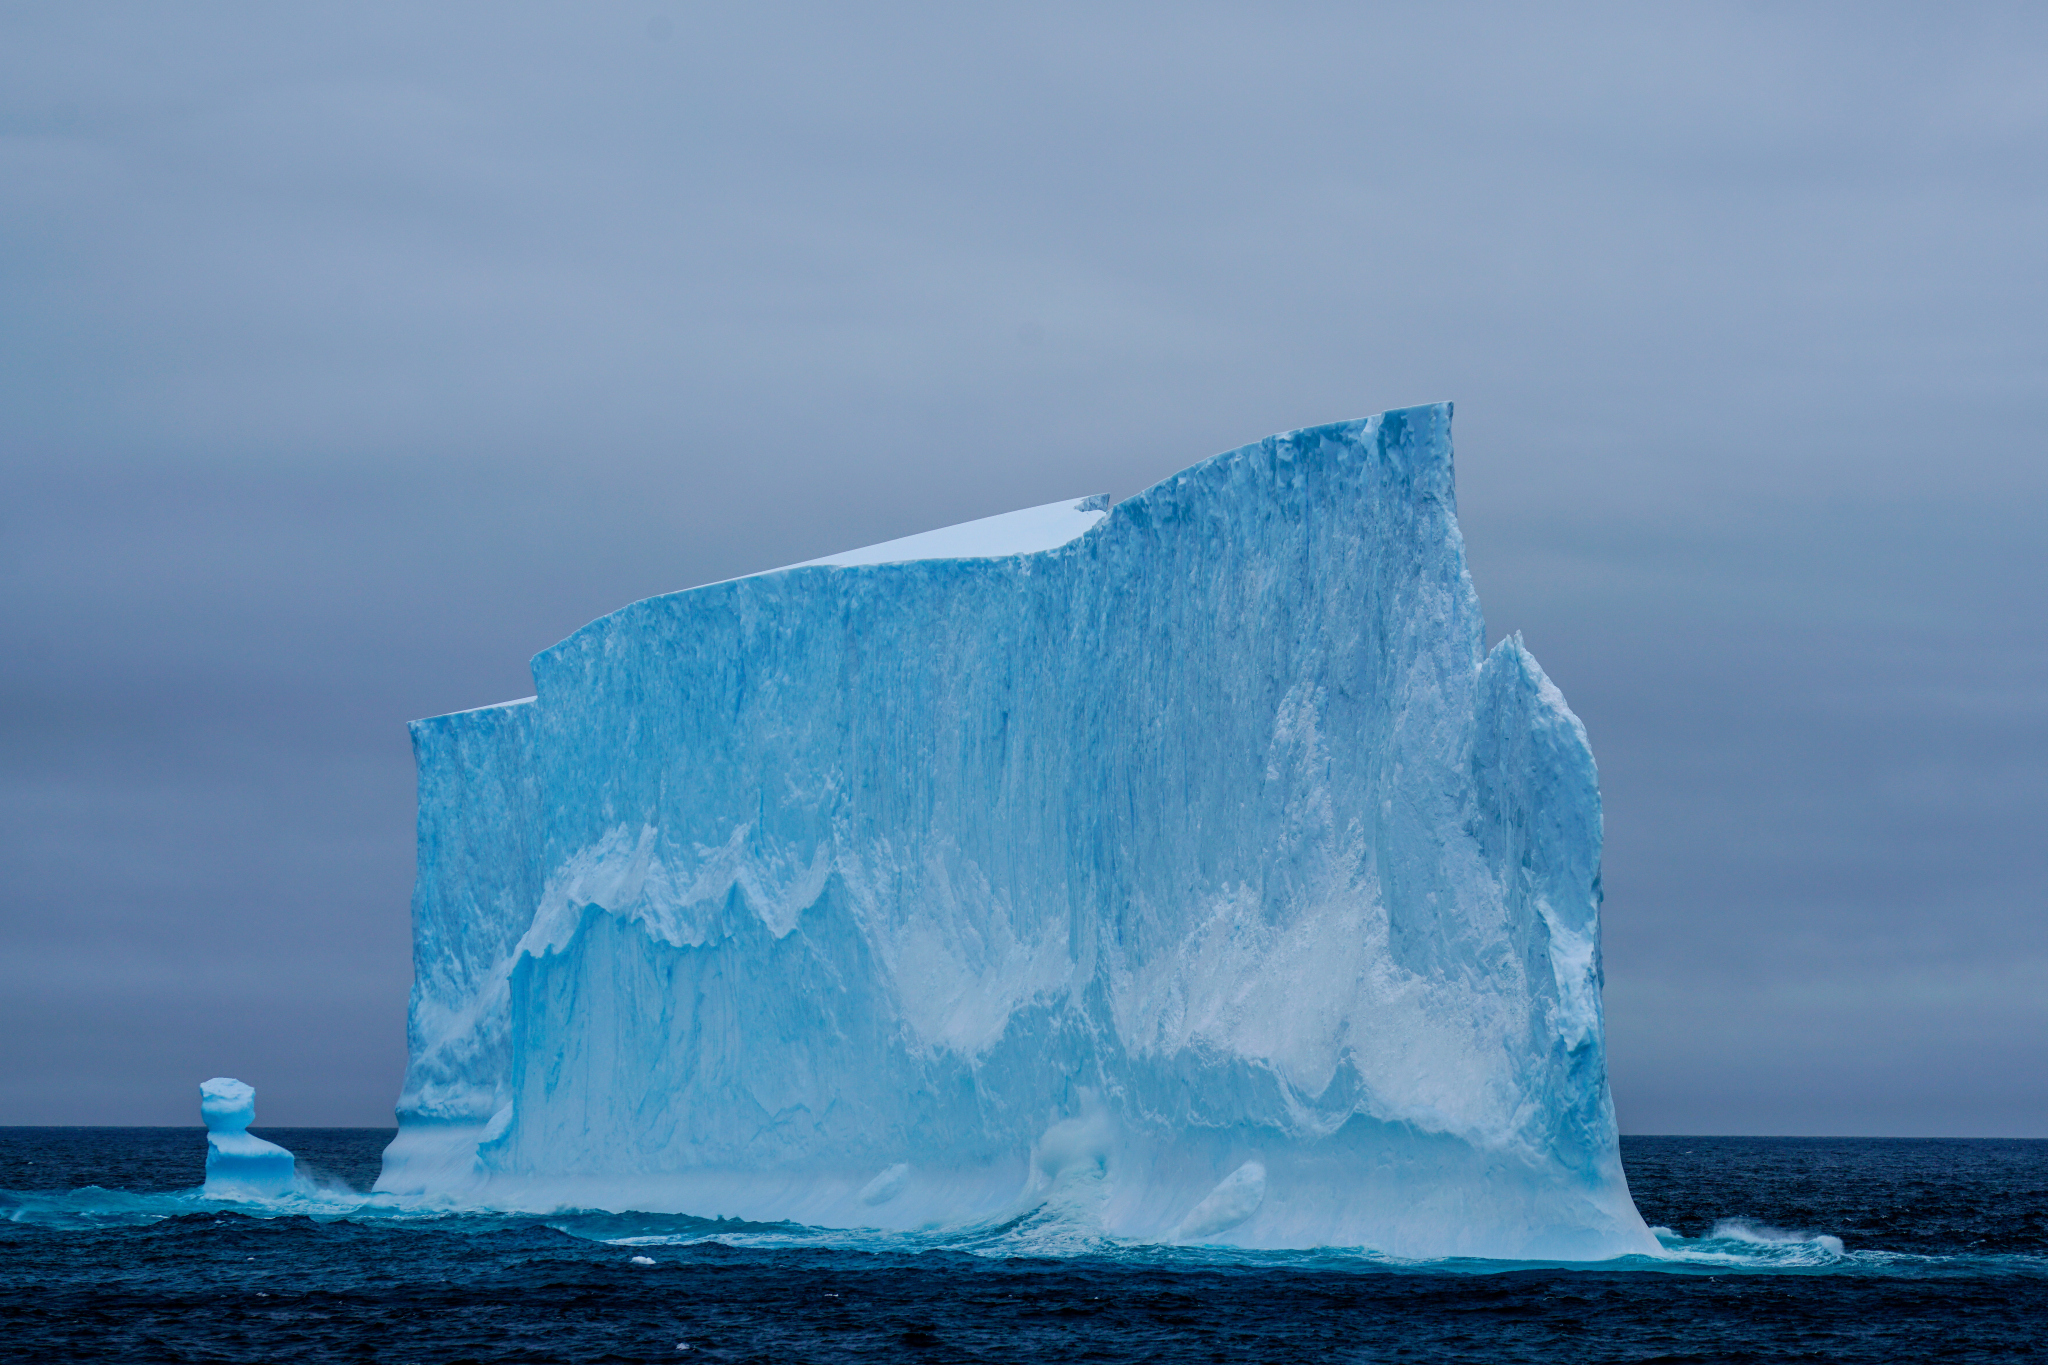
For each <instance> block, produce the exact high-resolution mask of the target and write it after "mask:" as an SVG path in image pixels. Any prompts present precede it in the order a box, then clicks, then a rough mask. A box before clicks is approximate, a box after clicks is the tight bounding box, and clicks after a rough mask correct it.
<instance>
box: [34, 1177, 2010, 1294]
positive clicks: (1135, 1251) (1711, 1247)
mask: <svg viewBox="0 0 2048 1365" xmlns="http://www.w3.org/2000/svg"><path fill="white" fill-rule="evenodd" d="M206 1215H211V1216H213V1217H214V1218H216V1219H219V1220H222V1221H225V1220H227V1219H229V1218H255V1219H278V1218H307V1219H311V1220H314V1221H316V1222H343V1221H346V1222H392V1221H400V1222H403V1223H405V1224H407V1225H408V1226H412V1227H418V1228H423V1229H432V1228H435V1227H444V1228H447V1229H449V1230H452V1231H463V1232H478V1231H489V1230H492V1229H494V1228H530V1227H535V1226H540V1227H546V1228H549V1229H552V1230H554V1231H556V1232H560V1233H562V1234H565V1235H567V1236H571V1237H575V1238H578V1239H580V1240H583V1241H587V1242H592V1243H597V1244H600V1245H604V1246H610V1247H616V1248H618V1249H619V1251H620V1253H621V1255H622V1258H624V1259H625V1260H626V1261H627V1262H628V1263H629V1264H635V1265H643V1266H644V1265H650V1264H652V1265H658V1264H659V1263H660V1262H659V1260H658V1259H656V1258H655V1257H652V1256H649V1255H648V1253H649V1252H651V1251H657V1250H661V1249H668V1251H669V1254H670V1255H675V1254H677V1253H679V1252H687V1251H688V1249H690V1248H695V1247H704V1246H713V1245H716V1246H723V1247H730V1248H735V1249H745V1248H755V1249H764V1250H765V1249H809V1250H820V1251H825V1250H840V1251H859V1252H868V1253H884V1254H908V1255H918V1254H925V1253H933V1252H952V1253H964V1254H968V1255H975V1256H988V1257H997V1258H1028V1259H1057V1260H1071V1259H1083V1258H1085V1259H1091V1260H1096V1261H1113V1262H1120V1263H1128V1264H1132V1265H1150V1266H1158V1267H1160V1268H1173V1267H1180V1268H1187V1269H1196V1268H1203V1267H1213V1268H1238V1269H1260V1268H1264V1269H1281V1268H1289V1267H1293V1268H1299V1269H1304V1270H1318V1271H1328V1270H1355V1271H1379V1272H1392V1273H1407V1274H1497V1273H1501V1272H1503V1271H1510V1270H1526V1269H1537V1268H1548V1269H1573V1270H1580V1271H1587V1272H1611V1271H1628V1272H1644V1273H1658V1272H1662V1273H1677V1274H1729V1273H1735V1274H1766V1275H1768V1274H1801V1275H1816V1274H1819V1275H1828V1274H1837V1275H1891V1276H1907V1277H1914V1276H1921V1277H1925V1276H1938V1277H1955V1276H1984V1275H1999V1276H2015V1275H2016V1276H2025V1277H2029V1278H2048V1255H2041V1254H2032V1255H2027V1254H2004V1255H1963V1254H1957V1255H1930V1254H1923V1253H1909V1252H1894V1251H1886V1250H1883V1249H1881V1248H1865V1247H1858V1248H1854V1249H1851V1248H1848V1247H1845V1246H1844V1245H1843V1242H1842V1240H1841V1239H1840V1238H1839V1237H1836V1236H1834V1235H1832V1234H1829V1233H1824V1232H1807V1231H1793V1230H1785V1229H1780V1228H1773V1227H1769V1226H1766V1225H1764V1224H1760V1223H1756V1222H1753V1221H1750V1220H1748V1219H1741V1218H1724V1219H1721V1220H1720V1221H1718V1222H1716V1223H1715V1224H1714V1225H1713V1226H1712V1228H1711V1230H1710V1231H1708V1232H1707V1234H1706V1235H1704V1236H1702V1237H1685V1236H1682V1235H1680V1234H1679V1233H1677V1232H1674V1231H1673V1230H1671V1229H1670V1228H1665V1227H1657V1228H1652V1229H1651V1231H1652V1232H1653V1233H1654V1234H1655V1235H1656V1238H1657V1242H1658V1245H1659V1251H1658V1253H1657V1254H1655V1255H1651V1256H1625V1257H1620V1258H1617V1259H1614V1260H1608V1261H1590V1262H1587V1261H1578V1262H1569V1261H1494V1260H1480V1259H1474V1258H1452V1259H1444V1260H1410V1259H1405V1258H1401V1257H1395V1256H1389V1255H1386V1254H1384V1253H1381V1252H1376V1251H1373V1250H1372V1249H1370V1248H1364V1247H1351V1248H1341V1247H1323V1248H1316V1249H1313V1250H1306V1251H1246V1250H1242V1249H1239V1248H1233V1247H1206V1246H1204V1247H1195V1246H1174V1245H1169V1244H1162V1243H1157V1242H1136V1241H1128V1240H1124V1239H1118V1238H1113V1237H1109V1236H1106V1235H1104V1234H1103V1233H1101V1232H1100V1231H1098V1230H1095V1229H1093V1228H1091V1227H1090V1226H1089V1225H1088V1224H1087V1223H1086V1222H1085V1221H1083V1220H1080V1219H1077V1218H1075V1217H1073V1216H1071V1214H1070V1212H1069V1211H1067V1210H1064V1209H1061V1208H1059V1207H1058V1206H1056V1205H1051V1204H1047V1205H1040V1206H1038V1207H1036V1208H1032V1209H1028V1210H1025V1211H1023V1212H1021V1213H1018V1214H1016V1215H1014V1216H1011V1217H1007V1218H1004V1219H1001V1220H989V1221H986V1222H982V1223H976V1224H969V1225H964V1226H955V1227H945V1228H931V1229H926V1230H923V1231H918V1232H878V1231H871V1230H865V1229H847V1228H819V1227H808V1226H804V1225H802V1224H797V1223H753V1222H747V1221H745V1220H742V1219H736V1218H703V1217H696V1216H692V1215H689V1214H672V1213H632V1212H627V1213H615V1212H608V1211H604V1210H596V1209H552V1210H524V1211H522V1210H504V1209H483V1208H475V1207H467V1206H462V1205H459V1204H455V1203H451V1202H447V1201H444V1200H433V1199H420V1198H409V1197H400V1196H395V1195H384V1194H363V1193H361V1192H359V1191H357V1190H354V1189H351V1188H349V1187H348V1186H346V1185H344V1184H341V1183H339V1182H336V1181H331V1180H329V1181H309V1180H303V1179H302V1180H301V1182H300V1186H299V1188H297V1189H295V1190H293V1191H292V1192H290V1193H288V1194H284V1195H279V1196H277V1197H275V1198H267V1199H221V1198H213V1197H209V1196H208V1195H206V1194H205V1192H204V1191H203V1190H201V1189H196V1188H195V1189H190V1190H180V1191H174V1192H170V1193H147V1194H137V1193H131V1192H128V1191H125V1190H112V1189H106V1188H103V1187H101V1186H98V1185H88V1186H86V1187H84V1188H82V1189H75V1190H68V1191H52V1190H36V1191H16V1190H0V1236H5V1235H6V1230H8V1229H12V1230H18V1231H27V1230H31V1229H40V1230H45V1231H49V1232H58V1233H64V1232H75V1233H89V1232H94V1231H100V1230H108V1229H114V1228H124V1227H139V1226H146V1225H148V1224H152V1223H160V1222H164V1221H166V1220H171V1219H178V1220H191V1219H194V1218H196V1217H202V1216H206Z"/></svg>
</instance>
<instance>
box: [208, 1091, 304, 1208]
mask: <svg viewBox="0 0 2048 1365" xmlns="http://www.w3.org/2000/svg"><path fill="white" fill-rule="evenodd" d="M199 1113H200V1117H202V1118H204V1119H205V1120H206V1186H205V1190H204V1193H205V1194H206V1195H207V1197H208V1198H212V1199H251V1198H253V1199H264V1198H272V1197H275V1196H277V1195H281V1194H288V1193H290V1192H291V1191H292V1190H293V1189H295V1188H296V1187H297V1163H296V1162H295V1160H294V1159H293V1157H292V1154H291V1153H290V1152H288V1151H286V1150H285V1149H284V1148H282V1147H280V1146H278V1145H277V1144H276V1143H274V1142H266V1141H264V1140H263V1139H262V1138H260V1137H256V1136H255V1135H253V1134H252V1133H250V1132H249V1125H250V1124H252V1123H254V1122H255V1121H256V1088H255V1087H254V1086H252V1085H248V1084H246V1083H245V1082H242V1081H238V1080H235V1079H233V1078H231V1077H228V1076H216V1077H214V1078H213V1079H212V1080H210V1081H202V1082H200V1085H199Z"/></svg>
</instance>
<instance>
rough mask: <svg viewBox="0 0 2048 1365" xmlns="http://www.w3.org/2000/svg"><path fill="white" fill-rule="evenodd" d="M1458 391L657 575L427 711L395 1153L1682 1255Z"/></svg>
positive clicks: (570, 1187) (1485, 1251)
mask: <svg viewBox="0 0 2048 1365" xmlns="http://www.w3.org/2000/svg"><path fill="white" fill-rule="evenodd" d="M1450 423H1451V409H1450V406H1449V405H1448V404H1444V405H1438V406H1430V407H1421V408H1411V409H1405V410H1401V411H1394V412H1388V413H1384V414H1381V415H1380V416H1377V417H1371V418H1367V419H1365V420H1362V421H1353V422H1344V423H1338V424H1335V425H1330V426H1322V427H1314V428H1310V429H1307V430H1302V431H1296V432H1292V433H1288V434H1286V435H1280V436H1274V437H1271V438H1269V439H1267V440H1265V441H1261V442H1259V443H1258V444H1256V445H1250V446H1246V447H1244V448H1243V449H1240V450H1235V451H1231V452H1229V453H1226V454H1223V455H1219V456H1217V457H1215V458H1213V459H1210V460H1207V461H1204V462H1203V463H1200V464H1197V465H1194V466H1193V467H1191V468H1189V469H1187V470H1185V471H1183V472H1181V473H1179V474H1177V475H1174V476H1173V477H1171V478H1169V479H1167V480H1165V481H1164V482H1162V483H1160V484H1158V485H1156V486H1155V487H1153V488H1151V489H1148V490H1146V491H1145V492H1143V493H1140V494H1138V495H1136V496H1134V497H1131V498H1129V499H1126V500H1125V501H1122V502H1119V503H1117V504H1115V505H1114V506H1111V505H1110V504H1109V501H1108V500H1107V499H1106V498H1102V497H1095V498H1084V499H1076V500H1073V501H1070V502H1067V503H1060V504H1052V505H1050V506H1048V507H1043V508H1033V509H1028V510H1027V511H1025V512H1019V513H1012V514H1009V515H1008V516H1005V517H996V518H989V519H986V520H985V521H982V522H975V523H969V524H967V525H966V526H962V527H954V528H948V529H947V530H944V531H937V532H931V533H927V534H926V535H924V536H919V537H910V538H908V539H906V540H903V541H896V542H890V543H889V544H888V545H884V546H878V547H872V548H871V549H870V550H867V551H854V552H849V553H848V554H845V555H837V556H831V557H828V558H826V559H823V560H816V561H811V562H808V563H806V564H801V565H793V566H790V567H788V568H785V569H780V570H775V571H771V572H768V573H763V574H756V575H752V576H749V577H745V578H739V579H733V580H730V581H727V582H723V583H717V584H711V585H708V586H704V587H699V588H695V589H692V590H689V591H685V592H676V593H670V594H667V595H664V596H658V597H652V598H648V599H647V600H645V601H641V602H637V603H634V604H632V605H630V606H627V607H624V608H622V609H621V610H619V611H616V612H613V613H612V614H610V615H608V616H605V617H603V618H601V619H599V620H597V621H594V622H592V623H591V624H590V625H588V626H586V627H584V628H583V629H581V630H579V631H578V632H576V633H575V634H574V635H571V636H570V637H569V638H568V639H566V640H564V641H562V642H561V643H560V644H557V645H555V646H553V647H552V648H550V649H547V650H544V651H542V652H541V653H540V654H539V655H537V656H536V657H535V658H534V660H533V666H532V671H533V679H534V685H535V695H534V696H532V697H528V698H525V699H523V700H520V701H514V702H507V703H504V704H502V705H498V706H490V707H484V708H481V709H479V710H474V711H465V712H460V713H458V714H455V715H448V716H440V717H435V718H432V719H428V720H421V721H417V722H414V724H413V725H412V738H413V745H414V751H415V755H416V757H417V761H418V766H419V831H418V834H419V857H418V880H417V883H416V886H415V891H414V898H413V927H414V948H415V968H416V973H415V981H414V987H413V993H412V999H411V1007H410V1013H409V1019H408V1042H409V1046H410V1062H409V1065H408V1069H407V1072H406V1078H405V1082H404V1088H403V1091H402V1093H401V1096H400V1099H399V1102H398V1118H399V1124H400V1127H399V1132H398V1135H397V1137H396V1138H395V1139H394V1140H393V1142H392V1143H391V1146H390V1148H389V1149H388V1150H387V1152H386V1153H385V1158H384V1166H383V1171H382V1174H381V1176H380V1178H379V1181H378V1186H377V1188H378V1189H379V1190H381V1191H386V1192H390V1193H394V1194H401V1195H414V1196H425V1197H433V1198H441V1199H446V1200H450V1201H457V1202H466V1203H472V1204H478V1205H485V1206H492V1207H502V1208H525V1209H545V1208H555V1207H562V1206H570V1205H574V1206H581V1207H596V1208H609V1209H617V1210H625V1209H637V1210H643V1211H649V1212H680V1213H693V1214H699V1215H705V1216H712V1215H725V1216H738V1217H744V1218H749V1219H757V1220H779V1219H787V1220H793V1221H796V1222H800V1223H804V1224H809V1225H814V1226H819V1227H839V1228H867V1229H882V1230H917V1229H933V1228H959V1227H972V1226H976V1225H980V1226H985V1227H998V1226H1006V1225H1008V1224H1009V1223H1010V1222H1012V1221H1014V1220H1018V1219H1029V1220H1049V1221H1050V1222H1052V1223H1056V1224H1058V1225H1059V1226H1060V1227H1063V1228H1069V1229H1071V1228H1079V1229H1081V1230H1082V1231H1083V1232H1085V1233H1086V1234H1088V1235H1090V1236H1100V1237H1109V1238H1127V1239H1138V1240H1147V1241H1157V1242H1187V1243H1198V1244H1222V1245H1231V1246H1238V1247H1247V1248H1296V1247H1312V1246H1341V1247H1364V1248H1370V1249H1373V1250H1375V1251H1378V1252H1381V1253H1385V1254H1389V1255H1394V1256H1400V1257H1430V1258H1434V1257H1451V1256H1474V1257H1492V1258H1544V1259H1575V1260H1577V1259H1598V1258H1605V1257H1612V1256H1619V1255H1628V1254H1639V1253H1640V1254H1655V1253H1656V1251H1657V1249H1658V1246H1657V1242H1656V1240H1655V1239H1654V1238H1653V1237H1652V1236H1651V1234H1650V1232H1649V1230H1648V1228H1647V1227H1645V1225H1644V1223H1643V1220H1642V1219H1641V1217H1640V1216H1639V1215H1638V1214H1637V1212H1636V1209H1635V1206H1634V1204H1633V1202H1632V1201H1631V1199H1630V1197H1629V1193H1628V1187H1627V1183H1626V1180H1625V1178H1624V1176H1623V1173H1622V1168H1621V1162H1620V1156H1619V1150H1618V1144H1617V1139H1616V1128H1615V1120H1614V1111H1613V1105H1612V1102H1611V1100H1610V1098H1609V1094H1608V1086H1607V1075H1606V1060H1605V1052H1604V1042H1603V1036H1602V1019H1601V1002H1600V990H1601V967H1600V947H1599V910H1600V873H1599V868H1600V830H1601V825H1600V820H1601V816H1600V797H1599V790H1598V784H1597V779H1596V774H1595V769H1594V765H1593V758H1592V754H1591V751H1590V749H1589V748H1588V745H1587V742H1586V735H1585V731H1584V729H1583V728H1582V726H1581V725H1580V723H1579V721H1578V719H1577V718H1576V717H1575V716H1574V715H1573V714H1572V712H1571V711H1570V709H1569V708H1568V707H1567V706H1566V705H1565V701H1564V698H1563V697H1562V696H1561V695H1560V694H1559V692H1558V690H1557V688H1556V687H1555V686H1553V685H1552V684H1551V682H1550V680H1549V679H1548V678H1547V677H1545V675H1544V673H1543V671H1542V669H1540V668H1539V667H1538V666H1537V664H1536V661H1535V659H1534V658H1533V657H1532V656H1531V655H1530V653H1529V651H1528V650H1527V649H1526V648H1525V647H1524V646H1523V643H1522V641H1521V639H1520V637H1519V636H1510V637H1509V638H1507V639H1504V640H1502V641H1501V642H1500V643H1499V644H1497V645H1495V646H1494V647H1493V648H1492V649H1491V650H1490V651H1489V650H1488V649H1487V648H1486V645H1485V627H1484V623H1483V621H1482V619H1481V616H1480V611H1479V603H1478V599H1477V595H1476V594H1475V592H1474V590H1473V586H1472V582H1471V578H1470V575H1469V574H1468V572H1467V570H1466V563H1465V553H1464V544H1463V540H1462V538H1461V535H1460V532H1459V529H1458V522H1457V515H1456V508H1455V500H1454V495H1453V480H1452V458H1451V441H1450Z"/></svg>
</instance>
